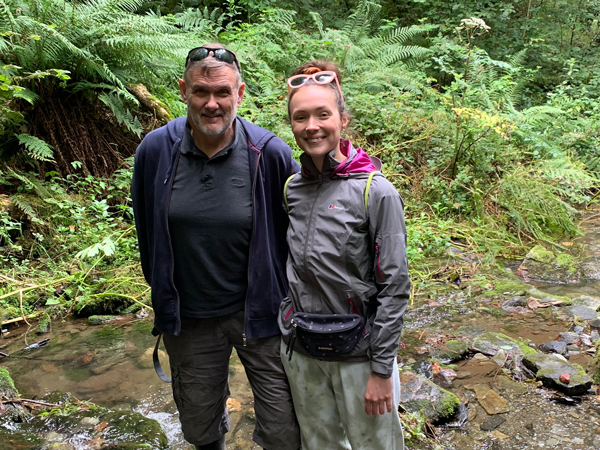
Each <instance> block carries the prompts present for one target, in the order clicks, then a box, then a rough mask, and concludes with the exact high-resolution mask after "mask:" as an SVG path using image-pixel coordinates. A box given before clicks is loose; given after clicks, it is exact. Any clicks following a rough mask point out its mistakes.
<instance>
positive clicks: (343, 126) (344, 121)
mask: <svg viewBox="0 0 600 450" xmlns="http://www.w3.org/2000/svg"><path fill="white" fill-rule="evenodd" d="M347 126H348V118H347V117H342V130H345V129H346V127H347Z"/></svg>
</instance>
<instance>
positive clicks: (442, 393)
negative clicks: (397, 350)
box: [400, 370, 461, 423]
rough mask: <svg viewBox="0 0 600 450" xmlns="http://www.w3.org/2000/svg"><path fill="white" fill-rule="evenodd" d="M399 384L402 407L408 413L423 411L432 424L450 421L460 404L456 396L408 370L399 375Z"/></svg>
mask: <svg viewBox="0 0 600 450" xmlns="http://www.w3.org/2000/svg"><path fill="white" fill-rule="evenodd" d="M400 383H401V385H402V390H401V391H400V404H401V405H402V407H403V408H404V409H406V410H407V411H408V412H417V413H418V412H420V411H423V414H424V416H425V417H426V418H427V420H429V421H430V422H432V423H437V422H443V421H446V420H448V419H450V418H451V417H452V416H454V414H455V413H456V411H457V409H458V407H459V405H460V404H461V402H460V400H459V399H458V397H457V396H456V395H454V394H453V393H451V392H449V391H447V390H445V389H442V388H441V387H439V386H437V385H436V384H435V383H433V382H432V381H429V380H428V379H427V378H425V377H422V376H420V375H418V374H416V373H414V372H411V371H410V370H403V371H402V372H401V373H400Z"/></svg>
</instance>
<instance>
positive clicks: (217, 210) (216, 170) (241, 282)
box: [169, 119, 252, 318]
mask: <svg viewBox="0 0 600 450" xmlns="http://www.w3.org/2000/svg"><path fill="white" fill-rule="evenodd" d="M180 152H181V155H180V158H179V163H178V165H177V168H176V173H175V181H174V183H173V192H172V194H171V203H170V204H169V234H170V236H171V244H172V246H173V254H174V257H175V273H174V280H175V287H176V288H177V291H178V292H179V298H180V302H181V303H180V304H181V311H180V312H181V315H182V316H184V317H200V318H204V317H218V316H223V315H225V314H230V313H233V312H237V311H240V310H242V309H244V302H245V299H246V291H247V289H248V258H249V249H250V235H251V233H252V192H251V191H252V180H251V177H250V162H249V159H248V142H247V138H246V134H245V132H244V128H243V126H242V124H241V123H240V122H239V120H237V119H236V126H235V136H234V138H233V139H232V141H231V142H230V143H229V145H227V146H226V147H225V148H224V149H222V150H220V151H219V152H218V153H217V154H216V155H214V156H213V157H212V158H210V159H209V158H208V156H206V154H204V153H203V152H202V151H200V150H199V149H198V148H197V147H196V145H195V144H194V140H193V138H192V135H191V133H190V127H189V124H187V126H186V131H185V133H184V136H183V140H182V143H181V147H180Z"/></svg>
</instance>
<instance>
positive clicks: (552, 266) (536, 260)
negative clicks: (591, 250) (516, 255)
mask: <svg viewBox="0 0 600 450" xmlns="http://www.w3.org/2000/svg"><path fill="white" fill-rule="evenodd" d="M517 274H518V275H519V276H521V277H522V278H523V279H524V280H525V281H528V280H537V281H546V282H554V283H577V282H579V280H580V278H581V269H580V268H579V267H578V265H577V264H576V263H575V261H574V259H573V257H572V256H570V255H567V254H565V253H559V254H555V253H554V252H553V251H551V250H548V249H546V248H544V247H542V246H541V245H536V246H535V247H533V248H532V249H531V250H530V251H529V253H527V256H526V257H525V260H524V261H523V262H522V263H521V265H520V266H519V268H518V269H517Z"/></svg>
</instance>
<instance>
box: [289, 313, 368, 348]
mask: <svg viewBox="0 0 600 450" xmlns="http://www.w3.org/2000/svg"><path fill="white" fill-rule="evenodd" d="M291 324H292V334H291V337H290V340H289V342H288V346H287V349H286V354H289V359H290V360H291V359H292V353H293V352H294V344H295V343H296V339H298V342H299V343H300V345H301V346H302V348H303V349H304V350H306V352H307V353H308V354H309V355H311V356H314V357H315V358H321V359H329V358H331V359H336V358H337V357H339V356H341V355H345V354H347V353H350V352H351V351H352V350H354V347H356V345H357V344H358V341H359V340H360V338H361V336H363V334H364V332H365V318H364V317H363V316H361V315H359V314H313V313H305V312H297V313H294V314H293V316H292V321H291Z"/></svg>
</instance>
